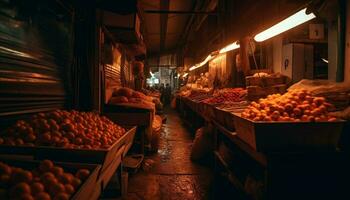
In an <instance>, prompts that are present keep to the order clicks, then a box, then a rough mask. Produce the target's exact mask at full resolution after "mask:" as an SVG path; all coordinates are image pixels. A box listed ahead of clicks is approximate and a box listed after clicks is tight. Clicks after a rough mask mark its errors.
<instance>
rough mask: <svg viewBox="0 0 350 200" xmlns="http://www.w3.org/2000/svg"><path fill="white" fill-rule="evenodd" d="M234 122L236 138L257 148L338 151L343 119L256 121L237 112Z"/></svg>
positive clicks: (276, 150)
mask: <svg viewBox="0 0 350 200" xmlns="http://www.w3.org/2000/svg"><path fill="white" fill-rule="evenodd" d="M234 125H235V128H236V132H237V137H238V138H240V139H241V140H242V141H244V142H246V143H247V144H248V145H250V146H251V147H252V148H253V149H255V150H257V151H262V152H268V151H270V152H271V151H275V152H279V151H289V152H298V151H335V150H336V147H337V145H338V140H339V137H340V134H341V132H342V129H343V126H344V121H341V120H339V121H335V122H256V121H252V120H249V119H245V118H242V117H241V116H240V114H234Z"/></svg>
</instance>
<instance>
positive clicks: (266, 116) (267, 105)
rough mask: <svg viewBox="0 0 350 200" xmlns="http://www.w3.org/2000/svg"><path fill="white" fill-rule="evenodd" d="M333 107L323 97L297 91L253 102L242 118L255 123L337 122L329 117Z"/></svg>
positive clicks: (304, 91)
mask: <svg viewBox="0 0 350 200" xmlns="http://www.w3.org/2000/svg"><path fill="white" fill-rule="evenodd" d="M332 107H333V105H332V104H330V103H327V102H326V101H325V98H323V97H314V96H312V95H311V93H310V92H308V91H306V90H297V91H290V92H287V93H285V94H283V95H280V94H274V95H269V96H268V97H267V98H265V99H260V100H259V101H258V102H252V103H251V104H250V105H249V106H248V107H247V108H246V109H245V110H244V111H243V112H242V114H241V116H242V117H244V118H248V119H251V120H254V121H294V122H299V121H304V122H325V121H336V120H337V119H336V118H335V117H332V116H330V115H328V110H330V109H331V108H332Z"/></svg>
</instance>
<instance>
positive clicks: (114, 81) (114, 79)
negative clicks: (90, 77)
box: [105, 64, 122, 86]
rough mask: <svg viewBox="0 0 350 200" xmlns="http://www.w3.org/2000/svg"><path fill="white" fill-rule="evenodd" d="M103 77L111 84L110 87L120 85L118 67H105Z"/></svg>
mask: <svg viewBox="0 0 350 200" xmlns="http://www.w3.org/2000/svg"><path fill="white" fill-rule="evenodd" d="M105 76H106V80H109V81H110V82H111V83H110V84H111V85H110V86H121V85H122V82H121V70H120V65H108V64H107V65H105Z"/></svg>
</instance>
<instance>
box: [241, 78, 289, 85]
mask: <svg viewBox="0 0 350 200" xmlns="http://www.w3.org/2000/svg"><path fill="white" fill-rule="evenodd" d="M245 80H246V86H260V87H268V86H274V85H281V84H286V77H285V76H277V77H274V76H269V77H255V76H247V77H246V78H245Z"/></svg>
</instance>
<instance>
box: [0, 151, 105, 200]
mask: <svg viewBox="0 0 350 200" xmlns="http://www.w3.org/2000/svg"><path fill="white" fill-rule="evenodd" d="M0 168H1V169H2V170H1V172H0V175H1V177H3V178H2V182H1V184H2V185H1V186H2V192H1V194H0V199H72V200H85V199H91V200H95V199H98V198H99V197H100V195H101V191H102V190H101V189H102V188H101V187H100V183H99V180H98V173H99V171H100V168H101V166H100V165H92V164H81V163H66V162H52V161H50V160H44V161H33V160H25V159H22V158H19V157H16V156H12V157H11V158H9V157H7V156H0ZM10 176H11V177H12V179H11V181H6V178H5V177H10Z"/></svg>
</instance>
